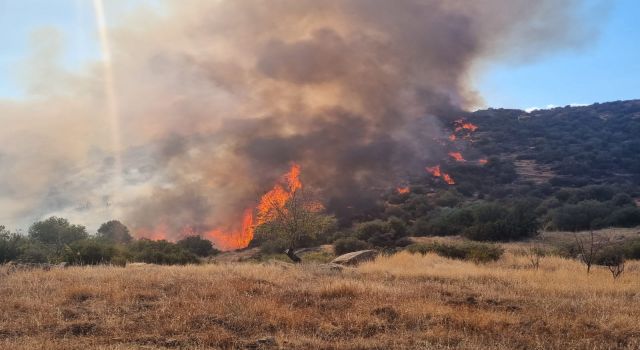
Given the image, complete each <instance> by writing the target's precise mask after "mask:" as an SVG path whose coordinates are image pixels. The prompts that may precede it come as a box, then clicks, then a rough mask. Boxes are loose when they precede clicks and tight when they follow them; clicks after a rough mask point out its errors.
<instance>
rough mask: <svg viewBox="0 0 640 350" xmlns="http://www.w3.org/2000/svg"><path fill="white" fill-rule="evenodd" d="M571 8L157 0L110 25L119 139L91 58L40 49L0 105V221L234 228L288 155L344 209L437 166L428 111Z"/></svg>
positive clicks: (563, 30) (521, 50) (453, 106)
mask: <svg viewBox="0 0 640 350" xmlns="http://www.w3.org/2000/svg"><path fill="white" fill-rule="evenodd" d="M582 4H583V3H582V2H579V1H572V0H540V1H529V0H510V1H504V0H479V1H463V0H394V1H388V0H323V1H317V0H270V1H252V0H222V1H210V0H202V1H197V0H192V1H167V2H166V3H165V4H163V6H164V7H163V8H162V10H161V11H156V12H154V11H151V10H149V11H138V12H135V13H134V14H132V15H130V16H129V17H128V18H126V19H124V20H121V21H120V22H119V25H118V26H117V27H115V28H112V30H111V31H110V32H109V37H110V40H111V46H112V50H113V52H112V53H111V65H112V70H113V79H112V80H113V84H114V87H113V91H115V101H116V103H117V117H118V118H119V123H118V124H119V130H112V127H111V126H112V125H113V123H110V122H109V120H108V118H109V113H108V112H107V110H108V109H109V106H108V101H106V99H105V94H104V84H105V77H104V75H103V69H102V68H101V66H100V63H96V65H95V66H92V67H89V68H88V69H86V70H83V71H81V72H64V71H63V70H61V69H57V70H56V69H53V68H52V67H55V61H54V58H55V54H54V53H51V52H55V51H56V48H55V47H51V46H52V44H50V41H47V40H46V39H41V40H40V41H47V42H49V44H47V45H41V47H40V49H37V50H34V54H35V56H34V58H33V60H32V61H33V66H34V67H42V69H40V70H38V71H34V72H32V73H31V77H30V78H29V79H28V80H29V81H30V82H31V83H33V84H32V85H33V86H34V87H37V89H35V88H34V90H33V91H34V96H33V97H32V98H29V99H27V100H25V101H0V110H1V111H2V113H1V114H0V122H2V125H4V126H5V127H3V128H1V129H0V139H1V140H2V141H3V145H2V148H1V149H0V167H1V168H2V169H3V170H2V172H1V173H0V208H1V209H2V210H1V211H2V214H0V220H2V221H4V222H5V223H6V224H9V225H11V224H13V225H16V226H20V225H26V223H28V222H30V221H32V220H34V219H39V218H41V217H43V216H47V215H62V216H66V217H68V218H70V219H71V220H75V221H78V222H80V223H84V224H87V225H89V226H91V227H95V225H97V224H98V223H100V222H102V221H105V220H107V219H110V217H111V216H113V215H119V218H120V219H121V220H123V222H125V223H126V224H127V225H129V226H130V227H132V228H134V229H136V230H138V229H139V230H154V229H156V228H157V227H160V226H161V227H163V228H164V229H163V230H165V231H166V235H167V236H168V237H169V238H176V237H178V236H179V235H180V234H182V233H183V231H184V228H185V227H189V228H190V229H192V230H195V231H200V230H209V229H212V228H216V227H221V228H234V227H237V225H238V224H239V223H240V221H241V216H242V213H243V211H244V209H245V208H247V207H249V206H251V205H253V204H254V203H255V201H256V199H257V198H259V196H260V195H261V194H262V193H264V191H265V190H267V189H268V188H269V187H270V186H271V185H272V184H273V183H274V181H276V180H277V179H278V177H279V176H280V175H281V174H282V173H284V172H286V171H287V169H288V168H289V167H290V165H291V163H292V162H296V163H298V164H300V165H301V169H302V179H303V181H304V183H305V185H306V186H308V187H309V188H312V189H314V190H315V191H317V192H318V194H319V195H320V196H321V198H322V199H323V201H324V202H325V204H326V206H327V207H328V209H329V210H331V211H333V212H335V213H338V214H339V215H348V213H349V210H356V209H358V208H366V207H367V206H368V205H371V203H372V202H373V201H374V200H375V190H376V189H380V188H385V187H389V186H395V185H397V184H398V183H399V182H401V181H402V179H404V178H405V177H406V176H408V175H409V174H413V173H418V172H424V170H423V169H424V166H425V165H426V164H427V162H428V160H429V159H430V158H432V157H435V156H439V155H438V154H436V153H437V152H439V151H436V150H437V149H438V147H435V145H436V141H435V139H437V138H440V137H442V135H443V134H442V133H441V131H440V124H439V121H438V120H439V119H438V117H448V116H451V117H454V116H455V114H457V113H459V111H461V110H463V109H464V108H467V107H470V106H476V105H479V104H481V99H480V97H479V96H478V95H477V94H476V93H475V92H474V91H473V89H472V88H471V87H470V86H469V80H470V75H471V74H472V72H474V69H475V68H476V66H477V64H478V62H480V61H483V60H492V59H505V58H508V59H516V60H519V59H532V58H535V57H539V56H540V55H541V54H546V53H548V52H552V51H553V50H557V49H562V48H567V47H577V46H580V45H583V44H585V43H586V42H588V39H589V38H590V37H591V36H592V34H593V28H594V27H593V25H594V23H597V21H595V20H594V19H595V18H593V17H594V16H590V15H589V14H588V12H585V7H584V6H583V5H582ZM585 16H587V17H585ZM585 23H590V24H589V25H586V24H585ZM53 46H55V45H53ZM114 132H117V133H118V135H119V137H118V139H119V140H121V143H122V144H120V145H114V144H113V142H112V140H113V139H114V138H113V137H112V133H114ZM116 151H117V152H118V153H119V154H120V157H121V158H122V159H121V164H122V173H121V174H118V172H120V171H119V170H118V169H117V168H118V167H117V166H115V164H116V163H117V161H116V160H117V157H118V155H116V154H115V152H116ZM117 178H120V179H121V180H118V181H116V180H114V179H117ZM354 208H355V209H354ZM345 213H346V214H345Z"/></svg>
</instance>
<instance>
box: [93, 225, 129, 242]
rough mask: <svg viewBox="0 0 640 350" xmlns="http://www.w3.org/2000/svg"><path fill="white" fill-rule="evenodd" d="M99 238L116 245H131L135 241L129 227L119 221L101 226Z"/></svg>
mask: <svg viewBox="0 0 640 350" xmlns="http://www.w3.org/2000/svg"><path fill="white" fill-rule="evenodd" d="M97 236H98V237H99V238H104V239H107V240H109V241H112V242H115V243H129V242H131V240H133V237H131V234H129V229H128V228H127V226H125V225H124V224H122V223H121V222H120V221H118V220H111V221H107V222H105V223H104V224H102V225H100V228H99V229H98V234H97Z"/></svg>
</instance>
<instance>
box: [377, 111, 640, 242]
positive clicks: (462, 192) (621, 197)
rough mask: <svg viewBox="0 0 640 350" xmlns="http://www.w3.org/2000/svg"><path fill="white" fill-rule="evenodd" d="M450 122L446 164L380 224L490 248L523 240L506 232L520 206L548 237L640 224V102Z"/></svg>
mask: <svg viewBox="0 0 640 350" xmlns="http://www.w3.org/2000/svg"><path fill="white" fill-rule="evenodd" d="M443 124H444V125H446V127H447V128H448V132H450V133H451V135H450V136H449V137H448V138H447V139H443V141H442V142H441V144H442V145H443V146H442V150H441V152H440V153H441V159H440V161H439V162H438V160H434V164H432V165H433V166H431V167H427V169H426V170H427V174H425V175H424V176H422V177H418V178H414V179H412V180H411V181H409V185H408V186H407V188H406V189H403V190H402V191H400V190H399V189H394V190H392V191H390V192H389V193H388V195H387V196H386V197H385V199H384V201H385V204H384V205H383V207H384V209H382V210H384V212H385V213H386V214H379V215H378V217H380V216H381V217H384V216H385V215H386V216H387V217H391V216H396V217H399V218H402V219H403V220H405V222H406V223H408V224H409V225H410V226H412V228H413V232H414V234H416V235H442V234H447V235H448V234H459V233H463V232H465V231H466V232H467V233H468V236H469V237H470V238H474V239H481V240H487V239H488V240H496V239H498V240H501V239H514V238H517V237H520V236H522V235H520V234H515V235H509V234H508V233H507V232H506V231H507V230H508V228H507V226H508V225H509V223H507V222H505V220H506V219H505V218H506V217H507V216H508V215H509V214H508V212H509V211H510V210H515V209H514V208H520V212H521V213H523V214H524V213H533V215H534V216H535V220H536V221H537V222H538V223H539V224H540V227H542V228H544V229H547V230H566V231H573V230H586V229H591V228H594V229H597V228H603V227H634V226H638V225H640V209H638V207H637V206H638V205H637V204H638V202H640V187H639V186H638V185H640V157H638V154H639V152H640V100H633V101H620V102H611V103H602V104H594V105H591V106H583V107H562V108H554V109H548V110H535V111H531V112H525V111H522V110H512V109H488V110H480V111H476V112H473V113H466V114H464V113H463V114H461V115H459V116H456V117H455V118H452V119H445V120H443ZM425 195H426V196H425ZM514 215H515V214H514ZM474 217H475V218H474ZM503 219H504V220H503ZM506 221H508V220H506ZM487 225H489V226H492V227H488V226H487ZM514 225H515V226H517V227H520V226H522V222H517V223H514ZM472 226H475V227H476V228H471V227H472ZM480 226H482V227H480ZM500 227H502V231H505V232H503V233H495V232H494V231H500V230H501V229H500ZM478 230H480V231H483V232H478ZM511 230H513V225H512V228H511ZM469 231H475V232H469ZM525 236H526V234H525Z"/></svg>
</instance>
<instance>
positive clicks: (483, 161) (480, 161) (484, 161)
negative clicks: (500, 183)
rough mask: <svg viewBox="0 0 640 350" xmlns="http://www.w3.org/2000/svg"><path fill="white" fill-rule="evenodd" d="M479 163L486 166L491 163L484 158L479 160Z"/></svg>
mask: <svg viewBox="0 0 640 350" xmlns="http://www.w3.org/2000/svg"><path fill="white" fill-rule="evenodd" d="M478 163H479V164H481V165H485V164H487V163H489V161H488V160H487V159H486V158H482V159H480V160H478Z"/></svg>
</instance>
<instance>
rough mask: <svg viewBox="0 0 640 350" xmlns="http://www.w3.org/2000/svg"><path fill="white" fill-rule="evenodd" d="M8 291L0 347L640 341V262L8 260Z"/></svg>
mask: <svg viewBox="0 0 640 350" xmlns="http://www.w3.org/2000/svg"><path fill="white" fill-rule="evenodd" d="M0 298H1V302H2V303H1V311H0V348H1V349H165V348H168V349H174V348H176V349H218V348H220V349H234V348H283V349H316V348H317V349H392V348H396V349H639V348H640V322H639V320H640V316H639V315H640V263H638V262H628V263H627V268H626V271H625V273H624V275H623V276H622V277H620V278H619V279H618V280H617V281H615V282H614V281H613V279H612V277H611V275H610V273H609V271H608V270H606V269H604V268H596V269H595V270H594V271H593V272H592V273H591V274H590V275H587V274H586V273H585V268H584V267H583V266H582V265H580V264H579V263H578V262H576V261H572V260H565V259H561V258H556V257H547V258H544V259H543V261H542V263H541V266H540V269H539V270H534V269H531V268H529V267H528V261H527V259H526V258H525V257H519V256H516V255H513V254H512V253H509V252H508V253H507V254H505V256H504V257H503V258H502V259H501V260H500V261H498V262H495V263H490V264H487V265H476V264H473V263H469V262H463V261H455V260H448V259H445V258H441V257H438V256H435V255H426V256H421V255H411V254H408V253H400V254H397V255H393V256H389V257H380V258H378V259H377V260H376V261H374V262H371V263H367V264H364V265H361V266H360V267H358V268H354V269H345V270H343V271H341V272H340V271H332V270H330V269H327V268H323V267H322V266H321V265H314V264H306V265H305V264H303V265H300V266H287V265H285V264H281V263H273V264H269V263H267V264H255V263H254V264H251V263H236V264H228V263H226V264H225V263H220V264H209V265H201V266H185V267H173V266H172V267H161V266H142V267H126V268H118V267H71V268H67V269H64V270H51V271H40V270H32V271H23V272H11V273H9V272H8V271H7V270H6V268H0ZM265 337H267V338H266V340H265V339H264V338H265ZM260 339H263V341H262V342H259V341H257V340H260Z"/></svg>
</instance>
